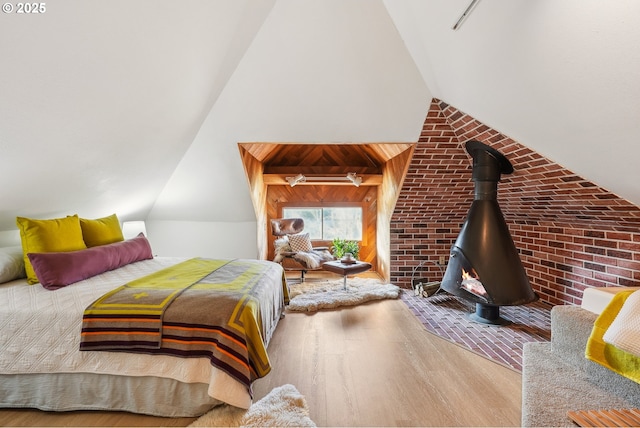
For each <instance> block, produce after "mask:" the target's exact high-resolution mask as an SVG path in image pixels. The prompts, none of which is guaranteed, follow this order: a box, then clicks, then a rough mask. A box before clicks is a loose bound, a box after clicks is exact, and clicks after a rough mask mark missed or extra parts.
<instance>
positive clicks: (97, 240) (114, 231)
mask: <svg viewBox="0 0 640 428" xmlns="http://www.w3.org/2000/svg"><path fill="white" fill-rule="evenodd" d="M80 228H81V229H82V239H84V243H85V244H86V245H87V247H97V246H98V245H107V244H113V243H114V242H120V241H124V236H123V235H122V228H121V227H120V220H118V216H116V215H115V214H111V215H110V216H107V217H102V218H98V219H95V220H88V219H86V218H80Z"/></svg>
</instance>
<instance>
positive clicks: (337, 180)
mask: <svg viewBox="0 0 640 428" xmlns="http://www.w3.org/2000/svg"><path fill="white" fill-rule="evenodd" d="M294 175H295V174H294ZM290 176H291V175H285V174H264V175H263V179H264V184H266V185H267V186H288V185H289V182H288V181H287V177H290ZM305 177H306V178H307V181H305V182H303V183H298V184H296V186H353V183H351V181H349V180H348V179H347V178H346V176H345V174H339V175H338V174H331V175H330V174H323V175H314V174H305ZM358 177H362V183H360V186H379V185H380V184H382V174H362V175H361V174H358Z"/></svg>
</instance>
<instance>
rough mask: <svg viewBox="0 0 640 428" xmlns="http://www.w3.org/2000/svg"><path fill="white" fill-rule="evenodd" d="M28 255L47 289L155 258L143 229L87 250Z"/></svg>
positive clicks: (39, 278)
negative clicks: (138, 232) (130, 237)
mask: <svg viewBox="0 0 640 428" xmlns="http://www.w3.org/2000/svg"><path fill="white" fill-rule="evenodd" d="M27 256H28V257H29V260H30V261H31V264H32V265H33V270H34V271H35V273H36V276H37V277H38V280H39V281H40V284H42V286H43V287H44V288H46V289H48V290H56V289H58V288H62V287H64V286H66V285H69V284H73V283H74V282H78V281H82V280H83V279H87V278H90V277H92V276H95V275H98V274H101V273H103V272H107V271H110V270H114V269H117V268H119V267H122V266H124V265H128V264H129V263H133V262H137V261H139V260H147V259H152V258H153V254H151V246H150V245H149V241H147V238H145V237H144V235H143V234H142V233H140V234H139V235H138V236H136V237H135V238H132V239H128V240H126V241H120V242H114V243H113V244H107V245H99V246H97V247H91V248H87V249H86V250H78V251H65V252H56V253H28V254H27Z"/></svg>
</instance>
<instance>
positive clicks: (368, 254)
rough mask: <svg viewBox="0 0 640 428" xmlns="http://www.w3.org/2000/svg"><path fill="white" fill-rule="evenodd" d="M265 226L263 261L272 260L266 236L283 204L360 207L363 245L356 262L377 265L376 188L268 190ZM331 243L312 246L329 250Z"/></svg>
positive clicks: (272, 188)
mask: <svg viewBox="0 0 640 428" xmlns="http://www.w3.org/2000/svg"><path fill="white" fill-rule="evenodd" d="M267 201H268V204H267V223H266V227H268V230H269V238H268V242H269V249H268V254H267V258H268V259H269V260H271V259H273V257H274V246H273V242H274V241H275V239H276V238H275V237H274V236H273V235H271V233H270V230H271V229H270V223H269V222H270V220H271V219H273V218H280V217H281V216H282V207H283V205H284V204H291V203H301V204H309V203H312V204H314V203H321V204H322V206H332V205H333V206H339V205H340V204H342V203H353V202H357V203H361V204H362V207H363V214H364V221H365V224H364V225H363V245H361V247H360V257H359V258H360V260H363V261H366V262H369V263H371V264H372V265H373V266H376V265H377V260H376V243H377V236H376V230H377V229H376V223H377V203H376V202H377V186H361V187H355V186H331V185H317V186H316V185H313V186H310V185H305V186H295V187H290V186H268V188H267ZM330 244H331V242H326V241H325V242H322V241H319V242H314V245H318V246H321V245H322V246H329V245H330Z"/></svg>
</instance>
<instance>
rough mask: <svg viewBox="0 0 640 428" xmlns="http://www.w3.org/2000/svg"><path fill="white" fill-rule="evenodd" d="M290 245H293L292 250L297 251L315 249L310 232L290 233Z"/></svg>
mask: <svg viewBox="0 0 640 428" xmlns="http://www.w3.org/2000/svg"><path fill="white" fill-rule="evenodd" d="M289 245H291V250H292V251H295V252H296V253H297V252H305V253H308V252H309V251H313V247H312V246H311V239H309V234H308V233H299V234H297V235H289Z"/></svg>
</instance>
